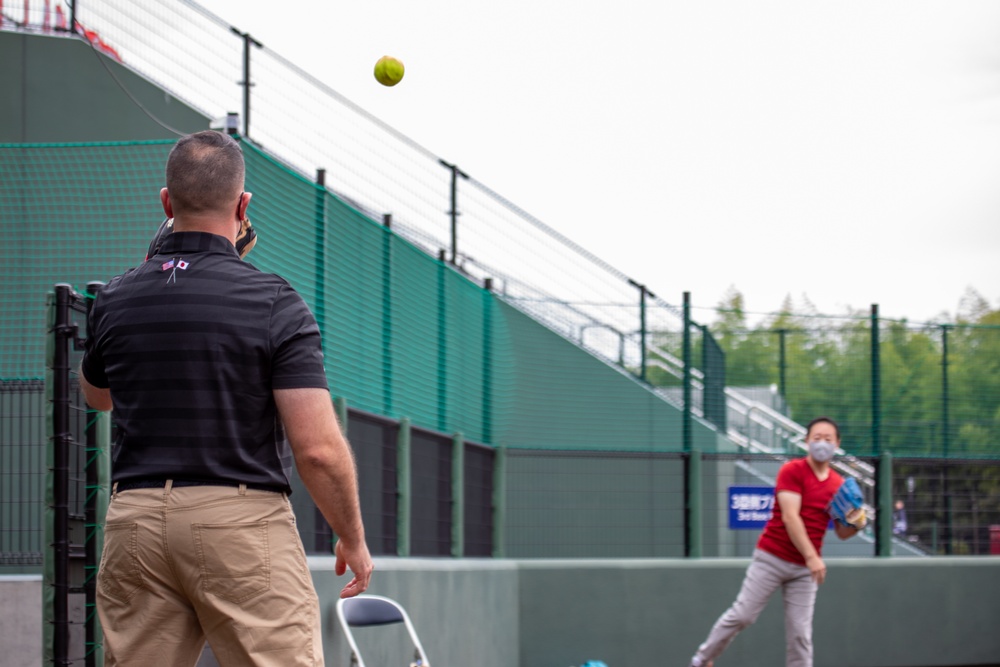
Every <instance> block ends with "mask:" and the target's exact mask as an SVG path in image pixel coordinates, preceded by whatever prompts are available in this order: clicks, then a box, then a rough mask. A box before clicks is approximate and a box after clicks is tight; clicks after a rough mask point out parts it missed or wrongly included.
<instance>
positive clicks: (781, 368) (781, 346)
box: [778, 329, 788, 401]
mask: <svg viewBox="0 0 1000 667" xmlns="http://www.w3.org/2000/svg"><path fill="white" fill-rule="evenodd" d="M787 331H788V330H787V329H778V391H779V392H781V399H782V401H784V399H785V396H787V395H788V394H787V393H785V392H786V391H787V389H788V386H787V384H786V378H785V367H786V365H787V364H786V359H785V333H787Z"/></svg>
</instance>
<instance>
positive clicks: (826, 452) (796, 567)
mask: <svg viewBox="0 0 1000 667" xmlns="http://www.w3.org/2000/svg"><path fill="white" fill-rule="evenodd" d="M806 443H807V445H808V446H809V454H808V455H807V456H806V457H805V458H801V459H796V460H794V461H789V462H788V463H786V464H785V465H783V466H782V467H781V470H780V471H779V472H778V480H777V482H776V483H775V486H774V494H775V500H776V502H775V504H774V513H773V515H772V517H771V519H770V521H768V522H767V525H765V526H764V532H763V533H761V536H760V539H759V540H758V541H757V548H756V549H755V550H754V555H753V560H752V561H751V563H750V567H749V568H747V574H746V577H745V578H744V579H743V586H742V587H741V588H740V592H739V595H738V596H737V597H736V602H734V603H733V606H731V607H730V608H729V609H727V610H726V612H725V613H724V614H723V615H722V616H720V617H719V620H718V621H716V622H715V625H714V626H712V630H711V632H709V635H708V638H707V639H706V640H705V642H704V643H703V644H702V645H701V646H699V647H698V651H697V653H695V655H694V657H693V658H692V659H691V667H712V661H713V660H715V658H717V657H718V656H719V655H721V654H722V652H723V651H724V650H725V649H726V647H727V646H729V643H730V642H731V641H733V639H734V638H735V637H736V635H737V634H739V632H740V631H741V630H743V629H744V628H746V627H747V626H749V625H750V624H752V623H753V622H754V621H756V620H757V617H758V616H759V615H760V613H761V612H762V611H763V610H764V607H765V606H766V605H767V601H768V599H769V598H770V597H771V594H772V593H774V591H776V590H777V589H778V588H779V587H780V588H781V589H782V594H783V595H784V599H785V649H786V650H785V665H786V667H812V664H813V650H812V619H813V608H814V606H815V603H816V590H817V588H818V587H819V585H820V584H822V583H823V580H824V579H825V578H826V564H825V563H824V562H823V558H822V557H821V556H820V551H821V550H822V546H823V536H824V535H825V534H826V529H827V525H828V524H829V522H830V515H829V513H828V511H827V507H828V506H829V504H830V500H831V499H832V498H833V495H834V494H835V493H836V492H837V489H839V488H840V485H841V484H842V483H843V482H844V479H843V477H841V476H840V475H839V474H837V472H836V471H834V470H833V469H831V468H830V460H831V459H833V455H834V452H836V451H837V448H838V447H839V446H840V429H839V428H838V427H837V424H836V422H834V421H833V420H832V419H830V418H829V417H818V418H816V419H814V420H812V421H811V422H809V426H808V428H807V430H806ZM834 525H835V529H836V532H837V537H839V538H840V539H842V540H846V539H848V538H850V537H853V536H854V535H856V534H857V533H858V531H859V530H860V529H861V528H863V527H864V525H863V524H862V525H861V526H844V525H842V524H841V523H840V522H836V523H835V524H834Z"/></svg>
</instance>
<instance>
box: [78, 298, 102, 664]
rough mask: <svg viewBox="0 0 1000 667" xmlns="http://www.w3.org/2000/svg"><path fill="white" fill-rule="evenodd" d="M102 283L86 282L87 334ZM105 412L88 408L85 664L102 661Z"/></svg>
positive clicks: (85, 518) (85, 500)
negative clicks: (99, 590)
mask: <svg viewBox="0 0 1000 667" xmlns="http://www.w3.org/2000/svg"><path fill="white" fill-rule="evenodd" d="M103 286H104V284H103V283H100V282H92V283H88V284H87V297H88V298H87V336H88V337H89V336H90V311H91V309H92V307H93V305H94V298H95V297H96V296H97V292H98V291H99V290H100V289H101V287H103ZM107 418H108V415H107V413H105V412H100V411H97V410H91V409H88V410H87V426H86V431H85V436H86V464H85V477H86V480H87V496H86V498H85V499H84V533H85V535H84V556H85V564H84V572H85V573H86V577H85V579H84V584H83V588H84V598H85V606H86V615H85V620H84V645H85V647H86V658H85V663H86V667H96V666H97V665H99V664H104V660H103V655H102V654H103V651H102V647H103V643H102V641H101V632H100V624H99V621H98V618H97V568H98V565H99V564H100V562H101V546H102V544H101V542H102V540H101V536H102V531H101V527H102V526H103V525H104V514H105V512H106V510H105V508H106V507H107V486H106V484H107V482H108V477H107V475H104V474H102V472H103V470H102V468H103V467H104V466H103V465H102V464H104V462H105V461H106V460H107V452H106V450H105V447H107V444H108V443H107V440H106V438H105V437H102V436H105V435H107V433H106V431H107V429H105V428H101V427H102V422H104V423H105V424H106V423H107Z"/></svg>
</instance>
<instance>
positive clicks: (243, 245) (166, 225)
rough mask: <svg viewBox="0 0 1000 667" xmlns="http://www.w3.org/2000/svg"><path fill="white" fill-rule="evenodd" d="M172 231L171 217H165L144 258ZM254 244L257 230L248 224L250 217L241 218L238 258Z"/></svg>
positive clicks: (245, 254)
mask: <svg viewBox="0 0 1000 667" xmlns="http://www.w3.org/2000/svg"><path fill="white" fill-rule="evenodd" d="M173 231H174V219H173V218H167V219H166V220H164V221H163V222H162V223H160V228H159V229H157V230H156V234H154V235H153V240H152V241H150V242H149V249H148V250H146V259H149V258H150V257H152V256H153V255H155V254H156V253H157V252H159V250H160V245H161V244H162V243H163V239H165V238H167V236H168V235H170V234H172V233H173ZM256 244H257V231H256V230H255V229H254V228H253V225H251V224H250V218H243V222H242V223H241V225H240V231H239V233H238V234H237V235H236V252H238V253H239V254H240V259H244V258H246V256H247V255H248V254H249V253H250V251H251V250H253V247H254V245H256Z"/></svg>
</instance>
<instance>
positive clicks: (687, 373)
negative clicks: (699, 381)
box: [681, 292, 692, 452]
mask: <svg viewBox="0 0 1000 667" xmlns="http://www.w3.org/2000/svg"><path fill="white" fill-rule="evenodd" d="M683 326H684V331H683V332H682V334H681V345H682V349H681V356H682V357H683V362H684V372H683V387H682V390H681V391H682V394H683V400H684V412H683V414H682V415H681V424H682V425H681V429H682V431H681V441H682V443H683V446H684V451H685V452H689V451H691V433H692V431H691V393H692V392H691V379H692V374H691V293H690V292H684V324H683Z"/></svg>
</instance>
